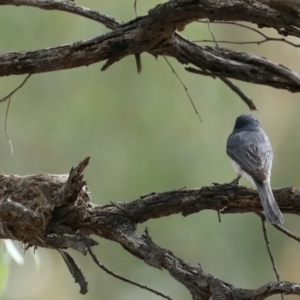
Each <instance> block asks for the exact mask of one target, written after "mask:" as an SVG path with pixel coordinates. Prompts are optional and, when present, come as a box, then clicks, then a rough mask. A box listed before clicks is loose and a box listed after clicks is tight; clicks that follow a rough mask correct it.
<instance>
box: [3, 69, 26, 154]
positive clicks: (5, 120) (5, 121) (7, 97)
mask: <svg viewBox="0 0 300 300" xmlns="http://www.w3.org/2000/svg"><path fill="white" fill-rule="evenodd" d="M30 76H31V74H28V75H27V76H26V77H25V79H24V80H23V81H22V83H21V84H20V85H19V86H17V87H16V88H15V89H14V90H13V91H12V92H10V93H9V94H8V95H7V96H5V97H3V98H1V99H0V103H1V102H5V101H7V100H8V102H7V106H6V112H5V118H4V131H5V136H6V139H7V141H8V143H9V146H10V155H11V156H12V155H13V153H14V148H13V144H12V142H11V139H10V137H9V134H8V127H7V119H8V112H9V108H10V103H11V96H12V95H13V94H14V93H16V92H17V91H18V90H19V89H20V88H21V87H22V86H23V85H24V84H25V83H26V81H27V80H28V79H29V77H30Z"/></svg>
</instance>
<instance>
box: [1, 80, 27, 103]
mask: <svg viewBox="0 0 300 300" xmlns="http://www.w3.org/2000/svg"><path fill="white" fill-rule="evenodd" d="M31 75H32V74H28V75H27V76H26V78H25V79H24V80H23V81H22V83H21V84H20V85H18V86H17V87H16V88H15V89H14V90H13V91H12V92H10V93H9V94H8V95H7V96H4V97H3V98H1V99H0V102H5V101H6V100H9V99H10V97H11V96H12V95H13V94H14V93H15V92H16V91H18V90H19V89H20V88H21V87H22V86H23V85H24V84H25V83H26V81H27V80H28V79H29V77H30V76H31Z"/></svg>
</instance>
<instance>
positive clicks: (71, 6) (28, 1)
mask: <svg viewBox="0 0 300 300" xmlns="http://www.w3.org/2000/svg"><path fill="white" fill-rule="evenodd" d="M0 4H1V5H5V4H8V5H16V6H21V5H23V6H32V7H37V8H40V9H45V10H61V11H66V12H69V13H72V14H76V15H79V16H82V17H85V18H88V19H91V20H94V21H97V22H99V23H101V24H103V25H104V26H106V27H107V28H109V29H116V28H117V27H118V26H119V25H120V24H121V23H120V22H118V21H117V20H116V19H114V18H112V17H109V16H107V15H104V14H101V13H99V12H97V11H95V10H92V9H89V8H86V7H83V6H80V5H78V4H76V3H72V2H68V1H53V0H47V1H45V0H16V1H14V2H13V3H12V1H7V0H0Z"/></svg>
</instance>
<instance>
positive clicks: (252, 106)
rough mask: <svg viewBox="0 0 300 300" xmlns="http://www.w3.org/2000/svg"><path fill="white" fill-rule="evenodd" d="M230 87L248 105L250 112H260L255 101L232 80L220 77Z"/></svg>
mask: <svg viewBox="0 0 300 300" xmlns="http://www.w3.org/2000/svg"><path fill="white" fill-rule="evenodd" d="M219 78H220V79H221V80H222V81H223V82H224V83H225V84H226V85H227V86H228V87H230V88H231V89H232V90H233V91H234V92H236V93H237V94H238V96H240V98H241V99H242V100H243V101H244V102H245V103H246V104H247V105H248V107H249V108H250V110H258V109H257V107H256V106H255V104H254V103H253V101H252V100H251V99H250V98H249V97H248V96H247V95H246V94H245V93H244V92H243V91H242V90H241V89H240V88H239V87H238V86H237V85H235V84H234V83H233V82H232V81H231V80H229V79H228V78H224V77H219Z"/></svg>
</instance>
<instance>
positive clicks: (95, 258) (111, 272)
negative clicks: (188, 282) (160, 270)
mask: <svg viewBox="0 0 300 300" xmlns="http://www.w3.org/2000/svg"><path fill="white" fill-rule="evenodd" d="M88 251H89V253H90V255H91V257H92V258H93V261H94V262H95V263H96V265H98V267H99V268H101V269H102V270H104V271H105V272H106V273H107V274H109V275H111V276H113V277H115V278H118V279H120V280H122V281H124V282H127V283H130V284H132V285H135V286H137V287H139V288H141V289H145V290H147V291H149V292H151V293H154V294H156V295H157V296H161V297H162V298H165V299H169V300H172V298H170V297H169V296H166V295H164V294H162V293H160V292H158V291H156V290H154V289H151V288H149V287H147V286H145V285H141V284H139V283H137V282H135V281H132V280H130V279H127V278H125V277H123V276H121V275H118V274H116V273H114V272H113V271H111V270H109V269H108V268H106V267H105V266H104V265H103V264H102V263H101V262H99V260H98V259H97V257H96V255H95V254H94V252H93V251H92V248H91V247H90V246H88Z"/></svg>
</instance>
